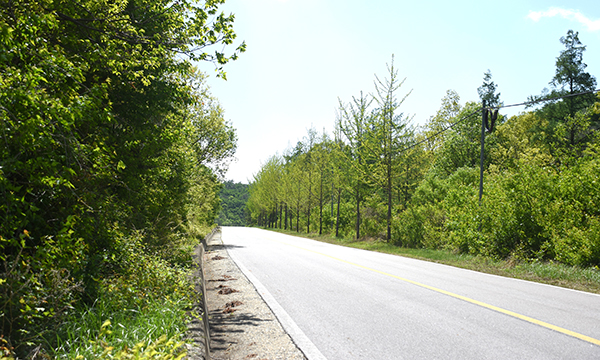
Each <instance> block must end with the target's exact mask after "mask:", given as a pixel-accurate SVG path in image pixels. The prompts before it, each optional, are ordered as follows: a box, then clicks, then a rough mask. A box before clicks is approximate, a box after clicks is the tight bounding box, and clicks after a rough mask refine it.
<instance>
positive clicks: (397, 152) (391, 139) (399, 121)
mask: <svg viewBox="0 0 600 360" xmlns="http://www.w3.org/2000/svg"><path fill="white" fill-rule="evenodd" d="M388 73H389V78H386V79H385V80H384V81H381V80H380V79H379V78H378V77H377V76H376V82H375V90H376V94H375V96H374V98H375V101H376V102H377V104H378V105H379V109H378V112H377V116H375V117H373V119H374V120H375V122H374V123H373V128H374V130H375V133H376V136H375V138H374V139H373V140H374V143H371V144H370V145H371V146H369V148H370V150H371V151H372V152H373V155H375V157H376V158H377V159H378V161H379V163H380V164H379V166H378V167H377V170H376V171H374V172H373V173H374V174H376V176H378V177H379V179H378V182H379V185H380V186H382V187H383V188H384V190H385V193H386V202H387V216H386V225H387V237H386V239H387V240H388V241H389V240H391V238H392V206H393V202H392V200H393V189H394V188H393V181H394V178H395V176H396V175H395V172H396V169H395V166H397V164H398V163H400V162H401V160H400V158H401V157H402V156H404V155H406V153H404V152H403V150H404V148H407V147H408V146H409V144H410V142H411V140H412V138H413V130H412V128H410V127H409V125H408V124H409V122H410V119H411V118H410V117H405V116H404V114H403V113H400V114H397V113H396V110H398V108H399V107H400V106H401V105H402V103H403V102H404V100H406V98H407V97H408V95H410V93H411V91H409V92H408V93H406V94H405V95H404V96H403V97H402V98H401V99H398V98H397V97H396V92H397V91H398V90H399V89H400V87H401V86H402V85H403V84H404V81H405V80H406V78H404V79H403V80H400V79H399V78H398V72H397V70H396V69H395V68H394V56H393V55H392V62H391V64H390V65H388ZM377 143H379V146H377V145H378V144H377Z"/></svg>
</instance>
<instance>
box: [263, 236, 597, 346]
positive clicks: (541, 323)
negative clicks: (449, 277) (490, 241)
mask: <svg viewBox="0 0 600 360" xmlns="http://www.w3.org/2000/svg"><path fill="white" fill-rule="evenodd" d="M267 239H268V240H271V241H275V242H278V243H282V244H285V245H288V246H292V247H295V248H297V249H301V250H304V251H308V252H312V253H315V254H318V255H322V256H325V257H328V258H330V259H333V260H337V261H339V262H343V263H346V264H349V265H352V266H355V267H358V268H361V269H365V270H368V271H372V272H375V273H378V274H381V275H384V276H388V277H391V278H394V279H398V280H401V281H404V282H407V283H409V284H413V285H416V286H419V287H422V288H425V289H429V290H431V291H435V292H437V293H440V294H444V295H448V296H451V297H453V298H456V299H460V300H463V301H466V302H469V303H471V304H475V305H478V306H481V307H484V308H486V309H490V310H493V311H496V312H499V313H502V314H505V315H508V316H512V317H515V318H517V319H521V320H523V321H527V322H529V323H532V324H536V325H539V326H542V327H545V328H547V329H551V330H554V331H557V332H559V333H562V334H565V335H569V336H572V337H574V338H577V339H580V340H583V341H587V342H589V343H592V344H594V345H598V346H600V340H598V339H595V338H593V337H589V336H586V335H583V334H579V333H577V332H574V331H571V330H567V329H565V328H561V327H560V326H556V325H552V324H549V323H547V322H544V321H541V320H537V319H534V318H532V317H529V316H526V315H521V314H519V313H516V312H513V311H510V310H506V309H502V308H499V307H497V306H494V305H490V304H487V303H484V302H481V301H478V300H475V299H471V298H468V297H466V296H462V295H458V294H455V293H452V292H449V291H446V290H442V289H438V288H436V287H433V286H429V285H426V284H422V283H420V282H417V281H413V280H410V279H406V278H403V277H401V276H397V275H394V274H390V273H386V272H384V271H381V270H377V269H373V268H370V267H368V266H363V265H360V264H356V263H353V262H351V261H347V260H344V259H340V258H337V257H335V256H331V255H328V254H325V253H322V252H318V251H315V250H311V249H306V248H303V247H300V246H297V245H292V244H289V243H286V242H282V241H279V240H275V239H272V238H267Z"/></svg>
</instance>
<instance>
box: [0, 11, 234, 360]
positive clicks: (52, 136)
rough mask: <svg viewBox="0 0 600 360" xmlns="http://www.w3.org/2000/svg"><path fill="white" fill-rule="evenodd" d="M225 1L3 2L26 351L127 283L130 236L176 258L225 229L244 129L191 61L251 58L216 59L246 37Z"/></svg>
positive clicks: (2, 225)
mask: <svg viewBox="0 0 600 360" xmlns="http://www.w3.org/2000/svg"><path fill="white" fill-rule="evenodd" d="M222 2H223V1H221V0H218V1H207V2H200V3H198V2H192V1H186V0H184V1H177V2H172V1H163V0H159V1H148V0H132V1H116V2H110V3H109V2H105V1H93V0H82V1H73V0H62V1H50V0H34V1H23V0H14V1H7V0H0V29H1V30H0V54H1V55H0V83H1V86H0V127H1V131H0V139H1V141H2V144H3V145H2V146H1V147H0V194H2V199H3V200H2V202H0V254H2V255H1V256H0V261H1V262H2V264H1V266H0V267H1V268H3V269H13V270H14V271H13V270H11V271H12V272H11V273H10V274H3V275H2V278H3V279H9V280H7V281H8V282H5V283H3V284H0V286H1V287H0V307H1V308H2V309H5V310H6V312H4V311H3V314H9V315H7V316H2V317H1V318H0V326H1V327H2V328H1V329H0V333H2V334H3V335H4V337H5V338H8V341H10V342H11V345H13V346H15V347H16V348H17V352H18V353H19V354H26V349H27V347H28V346H29V345H28V344H33V343H36V342H37V341H40V339H41V338H46V339H48V338H54V339H55V338H56V337H55V336H52V335H50V336H49V335H48V332H49V331H53V329H57V328H59V326H58V325H59V324H60V323H61V316H63V315H64V311H62V310H56V311H54V310H52V311H47V312H44V311H42V310H38V309H42V308H48V309H50V307H52V308H53V309H70V308H72V307H73V305H77V304H81V303H82V302H83V301H88V302H89V303H90V304H92V303H93V302H94V301H95V300H96V299H97V296H99V295H100V292H99V291H98V288H99V287H100V286H101V285H102V283H103V282H104V281H107V279H110V278H112V277H115V276H119V271H121V267H120V264H119V259H120V258H121V259H122V258H124V256H125V255H124V256H121V255H123V254H119V251H128V250H124V249H125V248H124V246H123V243H124V242H125V241H126V240H127V239H131V238H134V237H139V238H141V239H142V240H143V241H142V244H143V245H146V246H151V247H152V252H153V253H155V254H161V255H165V254H169V253H172V252H170V249H171V248H172V246H173V244H174V243H176V242H177V241H178V240H177V239H181V238H186V239H189V238H193V237H194V236H199V235H200V232H199V231H198V232H195V231H193V229H194V228H198V227H200V226H210V225H212V224H213V222H214V219H215V216H216V211H217V210H218V198H217V196H216V195H217V192H218V188H219V184H218V177H217V176H216V174H215V173H216V172H218V171H219V169H223V168H224V166H226V162H227V160H228V158H229V157H230V156H231V154H232V151H233V149H235V132H234V131H233V129H231V127H230V126H229V125H228V124H226V123H225V122H224V121H223V120H222V114H219V113H218V111H217V108H216V107H211V106H208V107H203V106H202V103H203V102H204V101H211V100H209V98H208V97H206V96H205V95H206V94H207V90H206V89H205V87H204V85H200V83H201V80H200V79H201V77H202V76H199V75H198V74H197V71H196V70H195V68H194V66H193V65H192V63H191V61H190V60H203V61H211V62H213V63H214V64H215V66H216V67H217V71H218V72H219V74H220V75H221V76H223V77H224V76H225V73H224V72H223V66H224V65H225V64H226V63H227V62H228V61H230V60H235V59H236V58H237V56H238V54H239V53H240V52H242V51H244V49H245V45H244V44H242V45H240V46H238V47H237V49H236V50H235V51H234V52H233V54H230V55H228V54H226V53H225V52H224V51H223V50H217V51H216V52H214V53H212V54H211V53H209V52H208V51H209V47H210V46H211V45H215V44H222V45H230V44H232V42H233V41H234V39H235V37H236V35H235V33H234V32H233V28H232V25H233V20H234V17H233V15H231V16H225V15H223V14H217V12H218V7H219V5H220V4H221V3H222ZM198 109H202V110H211V111H212V110H214V113H213V114H212V115H210V114H209V115H206V116H204V115H205V114H201V113H200V112H198V111H197V110H198ZM209 120H210V121H209ZM208 125H210V126H208ZM205 128H210V129H211V131H210V132H202V130H204V129H205ZM213 136H214V138H212V137H213ZM216 143H218V144H219V145H218V146H204V144H216ZM220 149H225V151H223V152H220ZM218 150H219V151H218ZM211 168H212V169H211ZM142 234H143V235H142ZM163 235H166V236H163ZM136 251H138V250H136ZM165 256H166V255H165ZM12 264H18V266H16V267H14V266H12ZM51 274H61V278H60V279H52V278H50V275H51ZM63 278H64V279H63ZM53 281H54V282H53ZM59 283H60V284H61V288H56V286H55V285H56V284H59ZM74 288H79V289H83V290H85V291H82V292H81V293H76V292H75V291H73V289H74ZM5 289H13V290H17V291H12V290H11V291H4V290H5ZM59 293H60V294H63V295H64V294H66V295H65V296H63V297H61V298H60V299H59V298H58V297H56V296H55V295H56V294H59ZM61 296H62V295H61ZM52 299H54V300H52ZM50 300H52V301H55V303H54V304H52V306H49V305H48V304H46V302H48V301H50ZM17 330H18V331H17Z"/></svg>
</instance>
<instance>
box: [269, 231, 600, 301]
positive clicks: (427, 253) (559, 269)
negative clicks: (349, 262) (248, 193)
mask: <svg viewBox="0 0 600 360" xmlns="http://www.w3.org/2000/svg"><path fill="white" fill-rule="evenodd" d="M268 230H273V231H277V232H280V233H284V234H288V235H294V236H301V237H305V238H309V239H313V240H318V241H322V242H326V243H330V244H335V245H342V246H347V247H353V248H358V249H363V250H370V251H377V252H381V253H386V254H392V255H399V256H406V257H411V258H415V259H419V260H425V261H432V262H436V263H440V264H446V265H451V266H455V267H460V268H464V269H469V270H474V271H479V272H484V273H488V274H494V275H499V276H506V277H512V278H516V279H523V280H529V281H535V282H539V283H544V284H550V285H555V286H561V287H565V288H569V289H574V290H580V291H587V292H592V293H597V294H600V269H598V268H597V267H596V268H580V267H574V266H567V265H563V264H560V263H554V262H527V261H523V260H518V259H514V258H510V259H506V260H498V259H492V258H488V257H483V256H476V255H469V254H457V253H453V252H450V251H445V250H430V249H410V248H403V247H398V246H395V245H392V244H389V243H386V242H384V241H379V240H372V239H366V240H365V239H361V240H353V239H336V238H334V237H331V236H330V235H328V234H327V235H319V234H315V233H311V234H306V233H297V232H296V231H290V230H280V229H268Z"/></svg>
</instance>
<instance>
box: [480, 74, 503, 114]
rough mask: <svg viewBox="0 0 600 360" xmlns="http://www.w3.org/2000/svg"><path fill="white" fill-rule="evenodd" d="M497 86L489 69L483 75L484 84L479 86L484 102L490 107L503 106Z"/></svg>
mask: <svg viewBox="0 0 600 360" xmlns="http://www.w3.org/2000/svg"><path fill="white" fill-rule="evenodd" d="M496 90H497V86H496V84H495V83H494V82H493V81H492V72H491V71H490V70H489V69H488V70H487V71H486V72H485V74H484V75H483V85H481V86H480V87H478V88H477V93H478V94H479V98H480V99H481V102H482V103H485V106H488V107H498V106H501V105H502V103H501V102H500V93H497V94H496Z"/></svg>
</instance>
